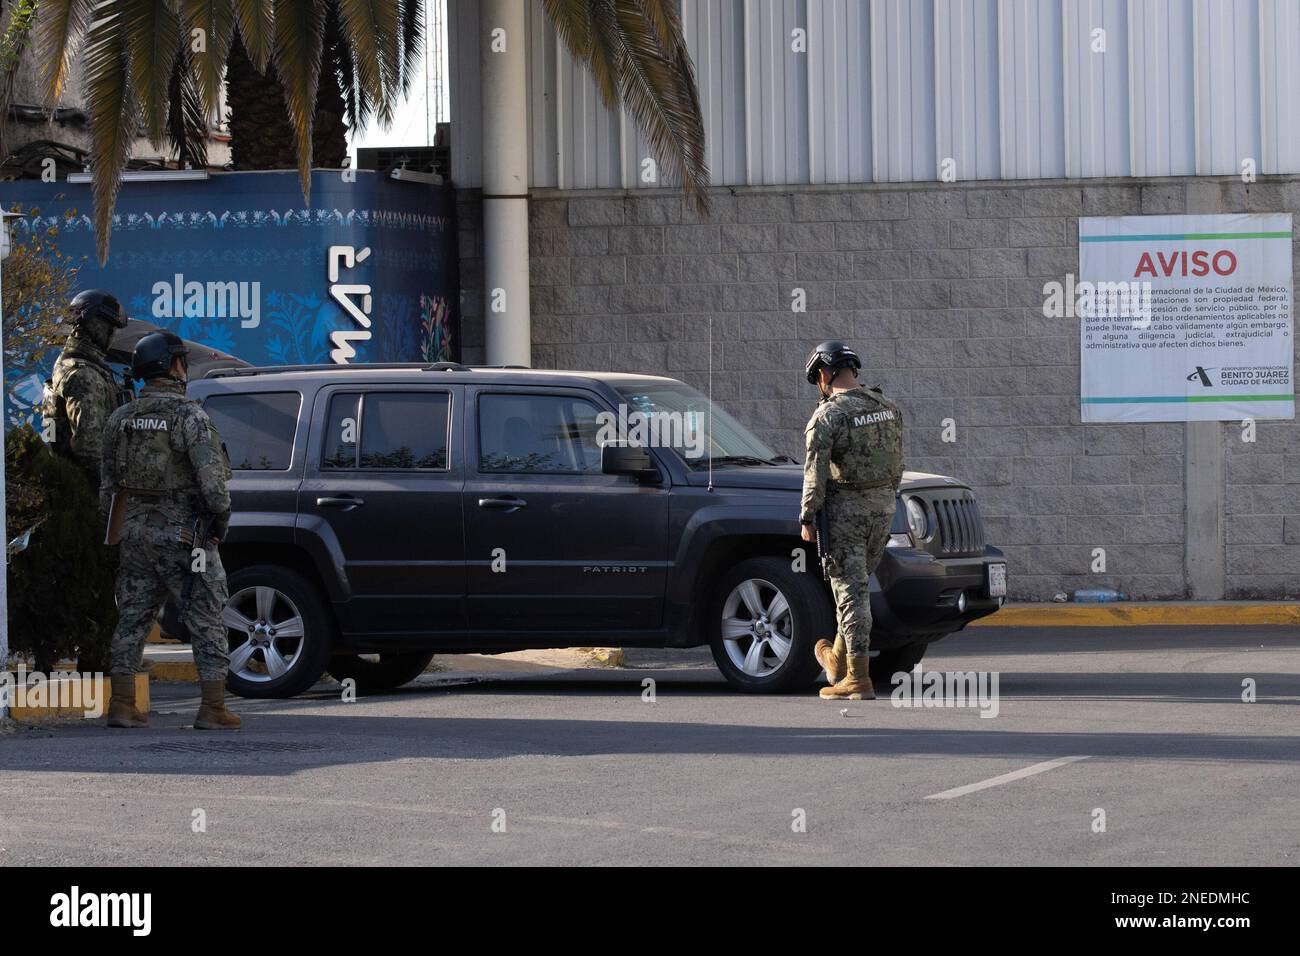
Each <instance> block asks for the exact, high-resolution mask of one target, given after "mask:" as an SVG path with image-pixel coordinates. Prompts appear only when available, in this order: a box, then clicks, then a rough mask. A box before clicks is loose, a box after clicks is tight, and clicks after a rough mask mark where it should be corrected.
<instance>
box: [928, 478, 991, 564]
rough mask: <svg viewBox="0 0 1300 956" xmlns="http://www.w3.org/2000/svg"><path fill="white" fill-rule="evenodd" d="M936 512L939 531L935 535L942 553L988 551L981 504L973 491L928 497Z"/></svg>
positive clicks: (978, 552) (979, 552)
mask: <svg viewBox="0 0 1300 956" xmlns="http://www.w3.org/2000/svg"><path fill="white" fill-rule="evenodd" d="M925 497H926V499H927V500H928V501H929V503H930V507H931V508H933V509H934V515H935V518H936V519H937V520H938V525H939V530H938V534H936V535H935V539H936V543H937V544H938V545H939V552H940V553H941V554H981V553H982V552H983V551H984V523H983V522H982V521H981V520H980V509H979V505H978V504H976V503H975V498H974V497H973V496H972V495H971V493H970V492H965V493H963V494H952V495H935V496H933V497H931V496H929V495H926V496H925Z"/></svg>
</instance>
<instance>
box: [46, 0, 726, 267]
mask: <svg viewBox="0 0 1300 956" xmlns="http://www.w3.org/2000/svg"><path fill="white" fill-rule="evenodd" d="M544 4H545V8H546V12H547V14H548V15H549V16H550V18H551V19H552V21H554V23H555V25H556V29H557V32H558V34H559V36H560V37H561V38H562V40H563V41H564V43H565V45H566V46H567V47H568V48H569V50H570V52H571V53H572V54H573V56H574V57H575V58H576V59H578V60H581V61H582V62H584V63H586V64H587V66H588V68H589V69H590V70H591V72H592V75H593V76H594V77H595V79H596V84H597V87H598V88H599V90H600V92H601V97H602V99H603V100H604V102H605V104H606V106H609V107H611V108H613V107H617V106H618V104H619V103H620V102H622V103H624V104H626V105H627V107H628V109H629V110H630V112H631V114H632V116H633V118H634V119H635V120H636V122H637V124H638V125H639V126H640V128H641V129H642V131H643V132H644V133H645V135H646V137H647V139H648V140H649V141H650V143H651V146H652V147H653V148H654V149H655V151H656V153H657V154H658V157H659V160H660V162H661V163H662V164H664V165H665V166H666V167H667V168H668V169H669V170H672V171H675V172H676V173H677V174H678V175H680V176H681V180H682V184H683V187H684V189H685V191H686V192H687V194H688V195H691V196H692V197H693V198H694V199H695V201H696V204H697V205H698V206H699V208H700V209H701V210H705V209H707V208H708V198H707V194H706V193H705V187H706V186H707V183H708V171H707V168H706V165H705V160H704V127H703V121H702V120H701V118H700V103H699V93H698V91H697V89H696V85H695V69H694V66H693V65H692V63H691V59H690V56H689V54H688V53H687V50H686V43H685V40H684V39H683V37H682V28H681V21H680V19H679V17H678V14H677V8H676V3H675V0H544ZM37 17H38V44H39V49H40V53H41V56H42V61H43V64H44V69H45V76H46V79H47V82H48V86H49V89H50V91H51V95H52V97H53V98H54V99H57V98H58V96H59V93H60V92H61V90H62V88H63V85H64V83H65V81H66V79H67V75H68V70H69V69H70V67H71V64H72V63H73V61H74V60H76V61H78V62H79V63H80V64H81V67H82V69H83V70H84V71H85V81H84V85H85V88H86V91H87V100H88V103H87V105H88V109H89V112H90V131H91V170H92V173H93V190H94V205H95V216H94V218H95V233H96V245H97V251H98V253H99V259H100V262H101V263H102V262H103V261H104V260H105V259H106V258H107V256H108V240H109V229H110V227H111V224H112V214H113V207H114V204H115V202H116V199H117V190H118V186H119V184H120V174H121V172H122V170H123V168H124V167H125V165H126V162H127V159H128V156H129V153H130V148H131V142H132V140H133V139H134V137H135V135H136V132H137V130H138V129H140V128H141V127H143V129H144V131H145V134H146V135H147V136H148V137H149V139H150V140H151V141H152V142H153V143H155V144H160V143H161V141H162V139H163V138H164V136H165V135H168V134H169V130H170V131H171V133H170V135H171V136H172V138H173V140H174V141H175V136H176V133H177V132H178V131H180V132H183V123H184V116H183V115H181V114H184V113H186V112H187V111H186V110H185V109H184V102H185V96H184V95H182V94H183V93H184V91H185V88H186V83H189V82H191V81H192V84H193V91H194V96H193V97H192V98H191V100H192V102H197V103H198V104H199V105H200V108H201V109H202V111H203V114H204V115H205V116H206V117H209V118H211V117H213V116H215V115H216V110H217V102H218V96H219V93H220V89H221V84H222V82H223V78H225V76H226V67H227V63H228V62H229V63H230V64H231V67H232V71H231V73H230V76H229V78H230V82H231V88H230V95H231V100H232V104H231V105H232V114H233V115H232V127H235V128H232V140H234V139H235V132H236V128H237V127H238V124H239V123H240V122H242V121H243V119H245V118H248V117H250V116H252V117H254V119H253V120H252V124H251V130H252V133H251V135H252V136H254V137H256V135H257V133H258V131H261V130H263V129H269V128H270V126H271V125H274V124H270V123H269V122H265V121H259V120H258V119H256V116H257V115H258V114H257V113H256V112H255V111H258V110H270V111H272V113H271V114H270V115H271V116H274V115H275V113H276V112H280V111H282V112H281V115H283V116H284V117H285V118H286V119H287V120H288V123H289V127H290V130H291V133H292V149H293V155H294V156H295V157H296V159H297V168H298V174H299V177H300V180H301V184H302V190H303V199H304V201H310V188H311V167H312V159H313V155H314V150H315V149H316V143H315V142H314V140H315V133H316V130H317V122H318V120H321V121H324V120H327V119H328V120H330V121H331V122H333V121H334V120H335V119H336V117H335V114H334V113H331V110H332V111H337V110H338V109H339V107H340V104H341V105H342V107H343V109H344V110H345V111H346V114H347V118H348V121H349V123H350V124H351V125H352V126H353V127H354V128H355V126H356V125H358V124H360V123H364V122H365V121H366V120H367V119H369V118H370V117H372V116H373V117H375V118H377V119H378V120H379V121H380V122H381V123H384V124H387V123H389V122H391V120H392V115H393V109H394V108H395V106H396V105H397V103H398V101H399V99H400V98H401V97H403V96H404V95H405V94H406V92H407V88H408V84H409V80H410V77H411V75H412V73H413V67H414V66H415V63H416V57H417V56H418V50H419V46H420V41H421V34H422V30H423V15H422V0H111V2H110V0H42V2H41V4H40V6H39V11H38V14H37ZM241 56H242V57H243V59H244V60H245V61H246V63H247V66H248V67H250V68H251V70H252V73H255V74H257V77H256V78H255V79H252V80H251V81H250V77H251V76H252V73H250V72H249V71H248V70H247V69H245V63H244V62H241V60H240V58H241ZM178 73H179V76H178ZM277 85H278V91H279V94H280V95H279V102H278V103H277V96H276V94H277V89H276V86H277ZM335 88H337V96H335V95H334V93H335ZM241 104H242V105H241ZM241 109H242V110H243V111H244V115H243V116H242V117H240V115H239V114H240V111H241ZM248 135H250V134H248V133H246V134H245V135H244V136H242V137H241V139H243V140H244V141H245V143H246V145H245V147H244V148H245V149H250V150H255V149H256V146H255V145H247V136H248ZM267 135H270V134H267ZM335 142H337V140H335ZM284 145H288V144H284ZM232 148H234V149H236V150H238V149H239V148H240V147H239V145H238V144H237V143H232ZM276 148H281V145H280V144H278V143H277V144H276ZM329 158H332V157H329Z"/></svg>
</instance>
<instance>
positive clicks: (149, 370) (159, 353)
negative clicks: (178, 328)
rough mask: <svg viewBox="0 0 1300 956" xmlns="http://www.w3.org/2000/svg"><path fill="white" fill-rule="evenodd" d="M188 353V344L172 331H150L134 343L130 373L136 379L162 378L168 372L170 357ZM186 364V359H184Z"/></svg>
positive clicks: (169, 369) (170, 362)
mask: <svg viewBox="0 0 1300 956" xmlns="http://www.w3.org/2000/svg"><path fill="white" fill-rule="evenodd" d="M189 354H190V350H189V346H187V345H186V344H185V340H184V339H182V338H181V337H180V336H179V335H176V334H175V333H172V332H150V333H149V334H148V335H146V336H143V337H142V338H141V339H140V341H139V342H136V343H135V351H134V352H132V353H131V375H132V376H133V377H134V378H138V379H142V380H143V379H147V378H162V377H163V376H165V375H168V374H170V372H171V367H172V359H173V358H175V357H176V356H177V355H181V356H186V355H189ZM186 362H187V365H188V359H187V360H186Z"/></svg>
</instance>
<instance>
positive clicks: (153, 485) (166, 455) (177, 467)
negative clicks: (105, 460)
mask: <svg viewBox="0 0 1300 956" xmlns="http://www.w3.org/2000/svg"><path fill="white" fill-rule="evenodd" d="M190 404H193V400H192V399H189V398H186V397H185V396H184V395H147V396H145V397H143V398H138V399H136V400H135V401H134V402H132V403H130V405H128V406H127V407H126V409H125V410H124V411H123V412H122V415H121V418H120V419H119V421H118V423H117V446H116V449H115V451H116V458H115V460H114V465H115V468H116V475H117V480H118V483H119V484H120V485H121V486H122V487H123V488H124V489H126V490H128V491H130V492H131V494H132V496H133V497H139V498H152V497H157V498H181V497H183V496H187V495H191V494H197V493H198V490H199V486H198V481H197V480H196V476H195V474H194V466H193V465H192V464H191V463H190V459H189V455H188V454H187V453H186V452H185V450H184V447H183V445H182V442H181V439H180V429H181V420H182V418H183V414H182V413H183V411H184V410H185V406H186V405H190Z"/></svg>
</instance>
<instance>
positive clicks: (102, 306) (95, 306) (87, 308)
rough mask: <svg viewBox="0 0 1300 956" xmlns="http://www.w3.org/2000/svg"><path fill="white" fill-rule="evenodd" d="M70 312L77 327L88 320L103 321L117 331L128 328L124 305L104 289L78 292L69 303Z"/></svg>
mask: <svg viewBox="0 0 1300 956" xmlns="http://www.w3.org/2000/svg"><path fill="white" fill-rule="evenodd" d="M68 312H70V313H71V315H72V321H73V323H74V324H76V325H80V324H82V323H83V322H85V321H86V320H87V319H103V320H104V321H105V322H107V323H108V324H109V325H110V326H112V327H113V328H115V329H124V328H126V309H124V308H122V303H121V302H118V301H117V298H116V297H115V296H113V295H112V294H110V293H108V292H105V291H103V290H102V289H86V290H85V291H84V292H78V293H77V294H76V295H75V296H74V297H73V299H72V301H71V302H69V303H68Z"/></svg>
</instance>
